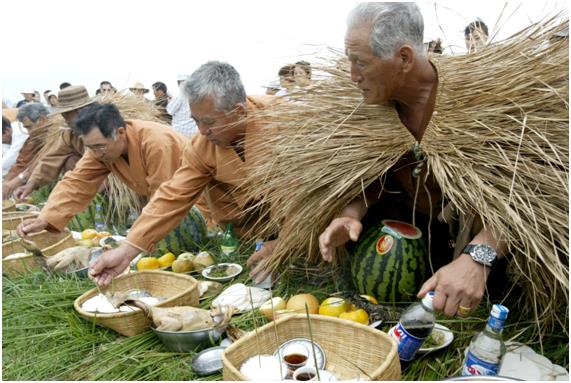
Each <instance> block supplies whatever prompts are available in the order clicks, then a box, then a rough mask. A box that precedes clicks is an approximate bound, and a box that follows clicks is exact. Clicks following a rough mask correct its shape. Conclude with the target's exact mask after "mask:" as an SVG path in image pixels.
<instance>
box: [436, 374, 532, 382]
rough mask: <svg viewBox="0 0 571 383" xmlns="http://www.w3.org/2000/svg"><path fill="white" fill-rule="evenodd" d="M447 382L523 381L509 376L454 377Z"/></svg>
mask: <svg viewBox="0 0 571 383" xmlns="http://www.w3.org/2000/svg"><path fill="white" fill-rule="evenodd" d="M445 380H456V381H478V382H481V381H488V380H494V381H498V380H518V381H521V379H516V378H510V377H507V376H499V375H485V376H484V375H468V376H453V377H451V378H448V379H445Z"/></svg>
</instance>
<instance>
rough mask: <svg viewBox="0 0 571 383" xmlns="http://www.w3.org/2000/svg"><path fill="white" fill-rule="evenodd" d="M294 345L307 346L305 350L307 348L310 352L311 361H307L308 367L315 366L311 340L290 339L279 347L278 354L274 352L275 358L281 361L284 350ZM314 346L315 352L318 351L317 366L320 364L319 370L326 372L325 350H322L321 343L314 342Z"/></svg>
mask: <svg viewBox="0 0 571 383" xmlns="http://www.w3.org/2000/svg"><path fill="white" fill-rule="evenodd" d="M292 343H295V344H300V345H302V346H305V348H307V349H308V350H309V359H308V360H307V366H314V365H315V362H314V359H313V348H312V346H311V340H309V339H307V338H293V339H290V340H288V341H286V342H284V343H282V344H281V345H280V346H279V347H278V349H277V350H276V352H274V356H275V357H277V358H278V359H279V360H281V356H280V354H281V353H282V351H283V349H284V348H285V347H286V346H288V345H290V344H292ZM313 345H314V346H315V351H316V355H315V357H316V359H317V364H318V366H317V368H319V369H320V370H324V369H325V364H326V363H327V360H326V358H325V351H323V348H321V346H320V345H319V343H317V342H313Z"/></svg>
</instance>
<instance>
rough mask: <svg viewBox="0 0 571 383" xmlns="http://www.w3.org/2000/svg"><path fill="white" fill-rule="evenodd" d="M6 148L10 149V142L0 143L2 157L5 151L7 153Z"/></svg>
mask: <svg viewBox="0 0 571 383" xmlns="http://www.w3.org/2000/svg"><path fill="white" fill-rule="evenodd" d="M8 150H10V144H4V143H3V144H2V157H4V156H5V155H6V153H8Z"/></svg>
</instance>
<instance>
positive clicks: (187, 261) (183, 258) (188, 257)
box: [171, 252, 195, 273]
mask: <svg viewBox="0 0 571 383" xmlns="http://www.w3.org/2000/svg"><path fill="white" fill-rule="evenodd" d="M194 257H195V255H194V254H192V253H190V252H184V253H181V254H179V255H178V257H176V259H175V260H174V261H173V262H172V264H171V269H172V271H173V272H175V273H189V272H191V271H192V270H193V269H194V265H193V264H192V260H193V259H194Z"/></svg>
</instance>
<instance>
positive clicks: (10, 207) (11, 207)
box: [2, 199, 16, 213]
mask: <svg viewBox="0 0 571 383" xmlns="http://www.w3.org/2000/svg"><path fill="white" fill-rule="evenodd" d="M10 211H16V202H14V201H12V200H9V199H3V200H2V213H7V212H10Z"/></svg>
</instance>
